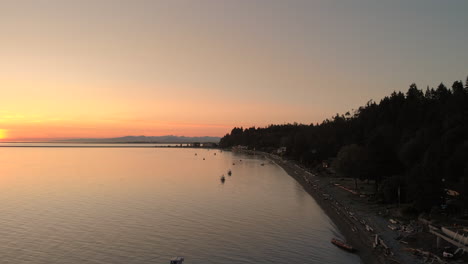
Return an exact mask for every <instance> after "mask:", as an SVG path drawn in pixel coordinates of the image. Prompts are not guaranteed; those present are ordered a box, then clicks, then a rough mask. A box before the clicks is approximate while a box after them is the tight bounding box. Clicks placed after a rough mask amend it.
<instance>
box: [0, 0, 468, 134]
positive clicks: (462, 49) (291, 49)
mask: <svg viewBox="0 0 468 264" xmlns="http://www.w3.org/2000/svg"><path fill="white" fill-rule="evenodd" d="M467 11H468V1H466V0H449V1H440V0H411V1H408V0H401V1H400V0H392V1H375V0H341V1H337V0H336V1H335V0H317V1H314V0H307V1H299V0H297V1H295V0H288V1H282V0H230V1H227V0H226V1H223V0H187V1H181V0H168V1H157V0H153V1H149V0H148V1H146V0H128V1H123V0H81V1H74V0H73V1H72V0H47V1H46V0H30V1H23V0H12V1H8V0H0V89H1V90H0V91H1V93H0V140H3V141H15V140H21V141H23V140H26V141H27V140H44V139H55V138H57V139H59V138H60V139H62V138H83V137H85V138H88V137H94V138H99V137H119V136H126V135H147V136H160V135H169V134H172V135H180V136H181V135H184V136H223V135H224V134H226V133H228V132H230V130H231V129H232V128H233V127H234V126H243V127H250V126H257V127H262V126H266V125H268V124H283V123H293V122H299V123H306V124H310V123H317V122H318V123H320V122H321V121H322V120H324V119H326V118H329V117H331V116H334V115H335V114H336V113H345V112H347V111H351V110H352V109H357V108H358V107H359V106H361V105H364V104H366V103H367V102H368V101H369V100H374V101H377V102H378V101H379V100H380V99H382V98H383V97H384V96H386V95H389V94H390V93H391V92H393V91H400V90H401V91H406V90H407V88H408V87H409V85H410V84H411V83H413V82H414V83H416V84H417V85H418V86H419V87H420V88H425V87H426V86H430V87H435V86H437V85H438V84H439V83H441V82H444V83H445V84H447V85H448V86H451V84H452V83H453V81H456V80H465V78H466V76H467V75H468V44H467V43H468V12H467Z"/></svg>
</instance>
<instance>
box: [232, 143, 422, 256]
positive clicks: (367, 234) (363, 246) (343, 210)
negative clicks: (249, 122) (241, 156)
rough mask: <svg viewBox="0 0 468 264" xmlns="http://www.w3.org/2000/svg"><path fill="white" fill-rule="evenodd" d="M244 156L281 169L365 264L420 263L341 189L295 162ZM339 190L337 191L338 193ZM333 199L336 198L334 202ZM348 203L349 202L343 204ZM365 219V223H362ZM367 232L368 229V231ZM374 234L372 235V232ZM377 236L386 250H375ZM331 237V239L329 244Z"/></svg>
mask: <svg viewBox="0 0 468 264" xmlns="http://www.w3.org/2000/svg"><path fill="white" fill-rule="evenodd" d="M241 152H244V153H246V154H253V155H262V156H264V157H265V158H266V159H268V160H270V161H272V162H274V163H275V164H276V165H278V166H280V167H281V168H282V169H283V170H285V172H286V173H287V174H288V175H289V176H291V177H292V178H293V179H295V180H296V181H297V182H298V183H299V184H300V185H301V186H302V187H303V188H304V190H305V191H306V192H307V193H309V195H311V196H312V198H313V199H314V200H315V201H316V203H317V204H318V205H319V206H320V208H321V209H322V210H323V211H324V212H325V214H326V215H327V216H328V217H329V218H330V220H331V221H332V222H333V224H334V225H335V226H336V227H337V229H338V230H339V231H340V233H341V234H342V235H343V236H344V237H345V238H346V241H347V242H348V243H349V244H351V245H352V246H353V247H354V248H356V249H357V251H356V252H355V253H356V254H357V255H358V256H359V257H360V258H361V261H362V263H364V264H374V263H375V264H390V263H401V264H403V263H405V264H412V263H419V262H417V260H416V259H415V258H414V257H413V256H412V255H410V254H407V252H404V251H403V250H402V246H401V245H398V242H396V243H395V241H392V240H394V239H393V238H394V234H393V233H392V231H391V230H388V228H387V220H385V219H384V218H382V217H380V216H375V215H370V214H368V215H366V216H363V215H365V213H363V212H361V211H360V209H358V208H356V207H357V205H356V206H354V204H353V202H354V201H351V200H349V199H347V198H345V197H343V195H348V194H343V193H339V192H340V191H343V190H342V189H340V188H334V186H333V185H332V184H331V182H330V180H332V179H333V178H326V177H323V176H317V175H315V174H313V173H311V172H309V171H307V170H306V169H304V168H302V167H300V166H299V165H298V164H297V163H296V162H295V161H291V160H285V159H283V158H282V157H279V156H277V155H274V154H270V153H265V152H259V151H255V152H254V151H248V150H247V151H246V150H244V151H241ZM338 189H339V190H338ZM335 197H336V198H335ZM345 200H349V201H345ZM364 219H365V220H364ZM368 228H371V229H370V230H369V229H368ZM374 230H375V231H374ZM376 235H378V236H379V238H383V240H381V241H382V242H383V243H385V244H388V245H389V247H387V245H385V244H384V245H385V247H386V248H384V247H382V246H381V245H379V246H377V247H374V242H375V240H376V238H375V236H376ZM331 239H332V237H330V240H331Z"/></svg>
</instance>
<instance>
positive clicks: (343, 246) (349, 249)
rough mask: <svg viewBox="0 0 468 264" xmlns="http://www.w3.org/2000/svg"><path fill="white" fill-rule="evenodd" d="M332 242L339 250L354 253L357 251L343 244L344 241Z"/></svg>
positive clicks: (334, 239) (333, 240)
mask: <svg viewBox="0 0 468 264" xmlns="http://www.w3.org/2000/svg"><path fill="white" fill-rule="evenodd" d="M331 242H332V244H333V245H335V246H337V247H339V248H342V249H344V250H347V251H349V252H354V251H355V249H354V248H353V247H352V246H351V245H349V244H346V243H345V242H343V241H341V240H339V239H336V238H333V239H332V240H331Z"/></svg>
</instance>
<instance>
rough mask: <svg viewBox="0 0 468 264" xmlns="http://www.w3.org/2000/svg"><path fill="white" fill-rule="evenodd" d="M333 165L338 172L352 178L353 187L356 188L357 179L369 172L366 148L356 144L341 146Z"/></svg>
mask: <svg viewBox="0 0 468 264" xmlns="http://www.w3.org/2000/svg"><path fill="white" fill-rule="evenodd" d="M334 166H335V167H336V169H337V170H338V171H339V172H341V173H343V174H345V175H347V176H350V177H352V178H354V185H355V186H354V187H355V189H356V190H357V189H358V186H357V179H358V178H360V179H365V178H366V177H367V176H368V172H369V153H368V151H367V148H365V147H363V146H359V145H356V144H352V145H346V146H344V147H342V148H341V149H340V151H339V152H338V155H337V156H336V159H335V161H334Z"/></svg>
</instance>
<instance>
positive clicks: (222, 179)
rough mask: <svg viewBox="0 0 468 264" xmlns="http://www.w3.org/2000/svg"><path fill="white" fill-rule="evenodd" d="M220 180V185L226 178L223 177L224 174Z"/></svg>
mask: <svg viewBox="0 0 468 264" xmlns="http://www.w3.org/2000/svg"><path fill="white" fill-rule="evenodd" d="M220 180H221V182H222V183H224V181H225V180H226V178H225V177H224V174H223V176H221V179H220Z"/></svg>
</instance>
